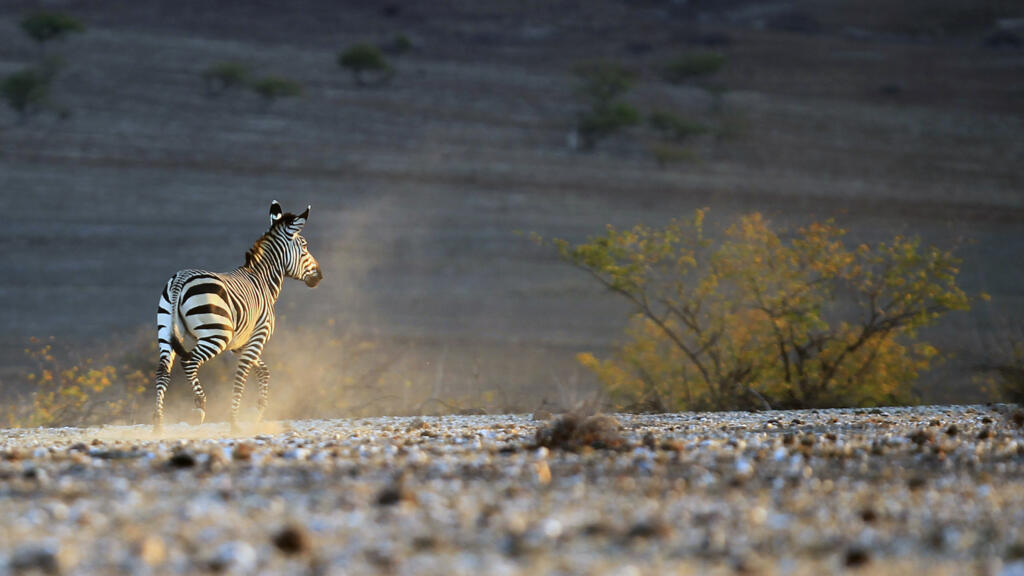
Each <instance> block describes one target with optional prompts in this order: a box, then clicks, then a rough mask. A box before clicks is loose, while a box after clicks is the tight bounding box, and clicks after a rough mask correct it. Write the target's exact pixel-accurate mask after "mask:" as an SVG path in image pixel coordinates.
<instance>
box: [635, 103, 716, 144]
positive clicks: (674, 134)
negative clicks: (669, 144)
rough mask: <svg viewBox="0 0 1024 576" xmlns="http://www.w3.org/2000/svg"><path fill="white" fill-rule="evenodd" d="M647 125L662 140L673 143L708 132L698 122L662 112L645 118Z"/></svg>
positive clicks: (705, 127)
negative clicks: (659, 135)
mask: <svg viewBox="0 0 1024 576" xmlns="http://www.w3.org/2000/svg"><path fill="white" fill-rule="evenodd" d="M647 123H648V124H649V125H650V127H651V128H653V129H654V130H656V131H657V132H658V133H659V134H661V136H662V138H665V139H666V140H671V141H674V142H682V141H684V140H686V139H688V138H690V137H693V136H700V135H701V134H706V133H707V132H708V127H707V126H705V125H703V124H701V123H699V122H696V121H693V120H689V119H687V118H683V117H681V116H678V115H676V114H673V113H671V112H665V111H662V110H657V111H655V112H652V113H651V115H650V116H648V117H647Z"/></svg>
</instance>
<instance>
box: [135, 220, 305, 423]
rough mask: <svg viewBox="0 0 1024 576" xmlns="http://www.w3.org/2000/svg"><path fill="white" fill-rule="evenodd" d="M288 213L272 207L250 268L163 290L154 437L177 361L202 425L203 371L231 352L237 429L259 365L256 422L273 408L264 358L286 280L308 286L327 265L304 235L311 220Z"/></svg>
mask: <svg viewBox="0 0 1024 576" xmlns="http://www.w3.org/2000/svg"><path fill="white" fill-rule="evenodd" d="M309 209H310V207H309V206H307V207H306V211H305V212H303V213H302V214H291V213H284V212H282V210H281V205H280V204H278V203H277V201H276V200H275V201H273V202H271V203H270V228H269V229H268V230H267V232H266V233H265V234H264V235H263V236H262V237H261V238H260V239H259V240H257V241H256V243H255V244H253V246H252V248H250V249H249V251H248V252H246V254H245V264H244V265H242V266H240V267H238V268H236V269H235V270H233V271H231V272H226V273H215V272H207V271H205V270H181V271H179V272H177V273H176V274H175V275H174V276H172V277H171V279H170V280H168V281H167V284H166V285H165V286H164V289H163V293H162V294H161V295H160V304H159V305H158V307H157V315H156V319H157V320H156V323H157V344H158V347H159V349H160V361H159V365H158V366H157V370H156V411H155V412H154V415H153V431H154V432H155V433H160V432H161V431H162V427H163V410H164V394H165V393H166V391H167V385H168V384H169V382H170V378H171V367H172V366H173V364H174V358H175V355H180V356H181V366H182V368H183V369H184V371H185V377H186V378H187V379H188V381H189V384H190V385H191V386H192V397H193V401H194V403H195V411H196V412H197V413H198V420H199V424H202V423H203V421H204V420H205V419H206V393H205V392H203V388H202V386H201V385H200V384H199V377H198V371H199V367H200V366H202V365H203V363H204V362H206V361H207V360H210V359H211V358H213V357H214V356H217V355H218V354H220V353H221V352H223V351H224V350H231V351H232V352H234V353H235V355H236V356H237V358H238V367H237V369H236V370H235V380H234V388H233V390H232V397H231V430H232V431H233V432H236V431H237V430H238V407H239V404H240V403H241V401H242V393H243V392H244V391H245V380H246V377H247V376H248V374H249V371H250V369H252V368H253V367H255V376H256V381H257V382H258V384H259V399H258V402H257V417H256V419H257V422H258V421H259V420H260V419H262V417H263V412H264V410H266V407H267V396H268V393H269V383H270V370H269V369H268V368H267V365H266V363H265V362H264V361H263V359H262V358H261V356H262V354H263V347H264V346H265V345H266V343H267V340H268V339H269V338H270V335H271V334H273V332H274V303H275V302H276V301H277V298H278V296H279V295H280V294H281V287H282V285H283V284H284V278H285V276H287V277H289V278H295V279H297V280H302V281H303V282H305V283H306V285H307V286H309V287H314V286H316V285H317V284H318V283H319V282H320V280H322V279H323V273H322V272H321V270H320V264H319V263H318V262H317V261H316V259H315V258H314V257H313V255H312V254H310V253H309V246H308V245H307V243H306V239H305V238H303V237H302V236H301V235H300V234H299V233H300V232H301V231H302V227H303V226H304V225H305V224H306V219H307V218H309Z"/></svg>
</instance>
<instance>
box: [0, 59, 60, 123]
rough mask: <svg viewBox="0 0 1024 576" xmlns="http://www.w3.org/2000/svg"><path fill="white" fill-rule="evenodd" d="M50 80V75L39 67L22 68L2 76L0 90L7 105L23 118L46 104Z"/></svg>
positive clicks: (48, 96)
mask: <svg viewBox="0 0 1024 576" xmlns="http://www.w3.org/2000/svg"><path fill="white" fill-rule="evenodd" d="M50 80H51V75H50V74H48V73H47V72H46V71H45V70H43V69H41V68H36V67H29V68H24V69H22V70H19V71H18V72H14V73H13V74H10V75H8V76H7V77H6V78H4V80H3V83H2V84H0V92H2V93H3V97H4V100H6V101H7V105H8V106H10V107H11V109H12V110H14V111H15V112H17V113H18V116H19V117H20V118H21V119H22V120H24V119H26V118H28V117H29V116H31V115H32V114H34V113H36V112H38V111H39V110H42V109H43V108H45V107H46V106H47V105H48V103H49V98H50Z"/></svg>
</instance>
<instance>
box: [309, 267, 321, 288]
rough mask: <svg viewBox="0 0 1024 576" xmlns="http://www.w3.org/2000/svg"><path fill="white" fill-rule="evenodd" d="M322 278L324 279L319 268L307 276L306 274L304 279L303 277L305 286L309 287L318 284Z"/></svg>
mask: <svg viewBox="0 0 1024 576" xmlns="http://www.w3.org/2000/svg"><path fill="white" fill-rule="evenodd" d="M323 279H324V275H323V273H321V272H320V270H317V271H316V274H310V275H309V276H306V279H305V282H306V286H309V287H310V288H313V287H314V286H316V285H317V284H319V283H320V281H321V280H323Z"/></svg>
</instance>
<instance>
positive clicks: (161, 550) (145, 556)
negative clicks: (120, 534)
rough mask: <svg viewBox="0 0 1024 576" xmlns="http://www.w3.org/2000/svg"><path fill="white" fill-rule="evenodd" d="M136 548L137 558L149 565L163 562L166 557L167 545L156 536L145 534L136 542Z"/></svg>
mask: <svg viewBox="0 0 1024 576" xmlns="http://www.w3.org/2000/svg"><path fill="white" fill-rule="evenodd" d="M137 548H138V555H139V558H141V559H142V561H143V562H145V563H146V564H149V565H150V566H158V565H160V564H163V562H164V559H166V558H167V547H166V546H164V541H163V540H162V539H161V538H159V537H158V536H146V537H145V538H143V539H142V540H141V541H140V542H139V543H138V547H137Z"/></svg>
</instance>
